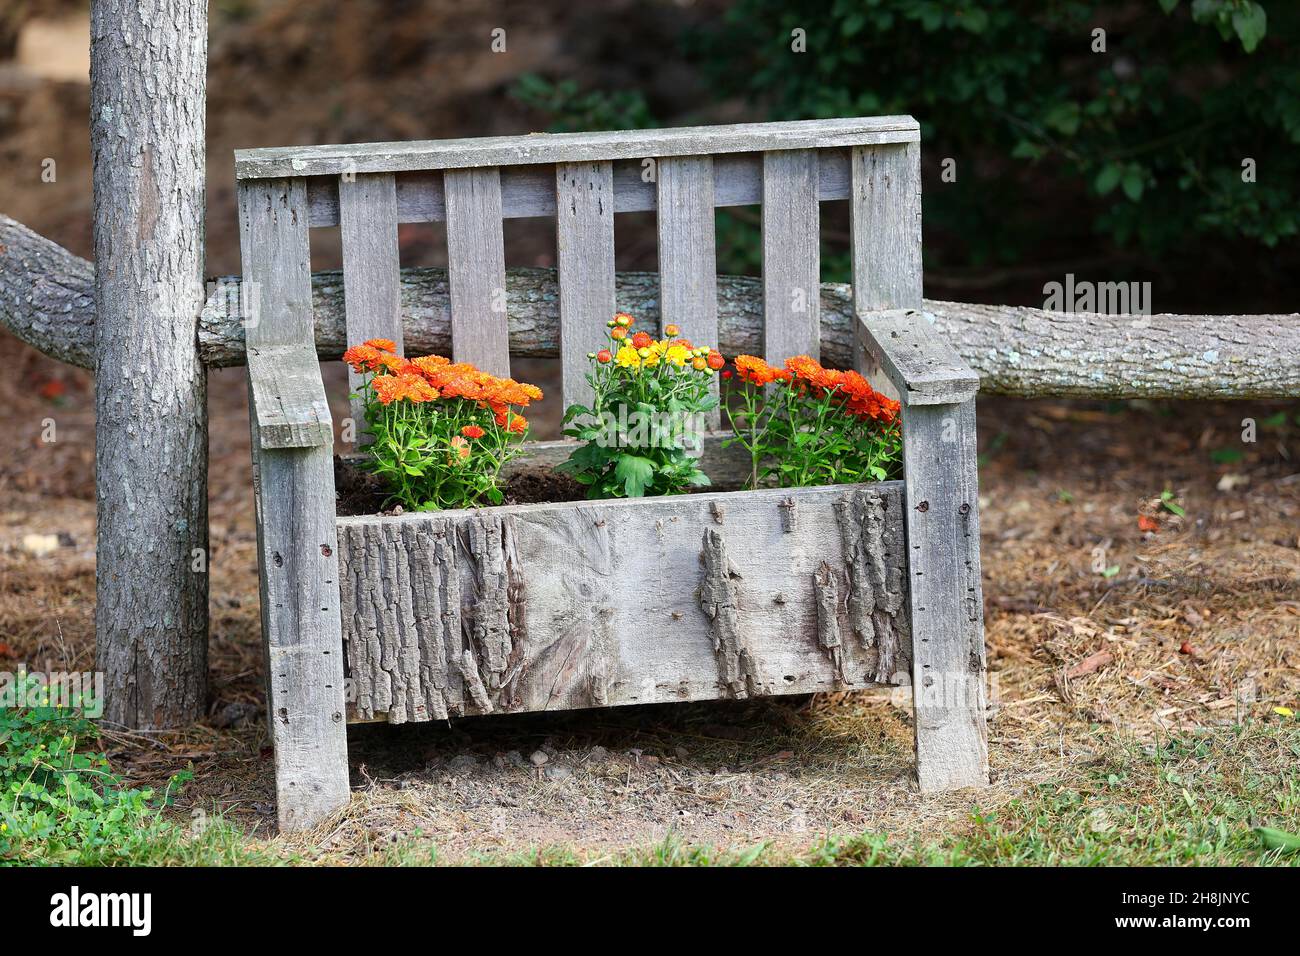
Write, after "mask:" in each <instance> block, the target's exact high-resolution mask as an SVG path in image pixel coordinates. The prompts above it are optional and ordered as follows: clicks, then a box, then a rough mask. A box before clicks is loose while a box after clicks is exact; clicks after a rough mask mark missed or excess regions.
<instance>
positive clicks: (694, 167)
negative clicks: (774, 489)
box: [656, 156, 718, 428]
mask: <svg viewBox="0 0 1300 956" xmlns="http://www.w3.org/2000/svg"><path fill="white" fill-rule="evenodd" d="M656 167H657V168H656V180H657V183H658V201H659V210H658V217H657V218H658V223H659V312H660V317H661V319H660V320H661V321H662V323H663V324H664V325H665V326H667V325H677V326H679V327H680V328H681V330H682V334H683V335H685V336H687V337H688V338H690V339H691V340H692V341H693V342H696V343H698V344H700V345H710V346H716V345H717V344H718V267H717V241H716V238H715V235H714V228H713V157H712V156H679V157H672V158H668V157H665V158H662V159H660V160H659V161H658V163H657V164H656ZM713 389H714V393H715V394H716V392H717V382H714V383H713ZM717 424H718V413H717V412H716V411H714V412H713V413H712V414H711V415H709V416H708V425H709V427H710V428H712V427H714V426H716V425H717Z"/></svg>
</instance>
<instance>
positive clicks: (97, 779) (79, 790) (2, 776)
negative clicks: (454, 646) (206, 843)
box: [0, 675, 189, 864]
mask: <svg viewBox="0 0 1300 956" xmlns="http://www.w3.org/2000/svg"><path fill="white" fill-rule="evenodd" d="M20 680H22V681H23V682H24V687H23V690H22V694H21V699H22V700H24V701H32V700H35V701H36V702H37V706H30V705H24V706H19V707H4V708H0V862H4V863H19V864H33V863H80V864H102V863H118V862H131V861H134V860H138V858H139V857H140V855H141V852H142V847H144V846H146V845H148V844H150V843H153V844H156V845H164V844H170V843H175V842H176V841H178V840H180V839H183V834H182V831H181V830H180V828H178V827H177V826H176V825H175V824H174V823H172V822H171V821H169V820H167V819H166V818H164V817H163V815H162V809H163V807H164V806H166V805H167V803H168V802H169V800H170V799H171V796H172V794H173V792H174V790H175V788H178V787H179V785H180V784H181V783H183V782H184V781H185V780H187V779H188V778H189V773H188V771H187V772H186V773H184V774H180V775H177V776H176V777H173V778H172V781H171V783H170V784H169V785H168V788H167V792H166V793H165V794H161V795H159V794H155V793H154V791H153V790H151V789H143V790H141V789H134V788H126V787H124V786H123V783H122V780H121V778H120V777H119V776H118V775H116V774H114V773H113V772H112V770H111V769H110V767H109V764H108V760H107V758H106V757H105V756H104V755H103V754H102V753H96V752H93V751H87V750H86V744H89V743H92V742H94V741H95V740H96V739H97V738H98V736H99V731H98V729H97V728H96V726H95V724H94V723H92V722H91V721H90V720H88V719H86V718H85V717H84V716H82V715H81V713H80V712H79V711H77V710H75V709H72V708H66V707H51V706H43V704H45V703H47V702H48V700H49V697H48V693H49V691H48V688H45V687H44V686H42V685H41V684H40V683H39V682H37V681H36V679H35V678H33V677H29V676H27V675H20Z"/></svg>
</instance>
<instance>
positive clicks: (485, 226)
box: [443, 169, 510, 375]
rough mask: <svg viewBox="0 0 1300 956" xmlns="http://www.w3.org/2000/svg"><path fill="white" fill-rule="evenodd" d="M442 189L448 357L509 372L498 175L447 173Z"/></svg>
mask: <svg viewBox="0 0 1300 956" xmlns="http://www.w3.org/2000/svg"><path fill="white" fill-rule="evenodd" d="M443 188H444V195H445V197H446V202H447V273H448V276H449V279H450V283H451V350H452V355H453V356H454V357H455V359H456V361H458V362H472V363H473V364H474V365H477V366H478V367H479V368H481V369H482V370H483V371H485V372H491V373H492V374H493V375H509V374H510V341H509V331H508V328H507V324H506V252H505V238H504V236H503V234H502V231H501V176H500V173H499V171H498V170H496V169H468V170H455V171H449V172H447V173H446V174H445V175H444V176H443Z"/></svg>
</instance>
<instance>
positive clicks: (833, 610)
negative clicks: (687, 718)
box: [338, 482, 911, 723]
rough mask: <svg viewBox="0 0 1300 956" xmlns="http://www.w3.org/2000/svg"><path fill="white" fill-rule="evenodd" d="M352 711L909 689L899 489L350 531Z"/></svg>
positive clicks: (382, 523) (354, 523) (460, 515)
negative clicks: (893, 687)
mask: <svg viewBox="0 0 1300 956" xmlns="http://www.w3.org/2000/svg"><path fill="white" fill-rule="evenodd" d="M338 532H339V557H340V561H341V564H342V570H341V574H340V584H341V590H342V615H343V635H344V641H345V645H346V650H347V662H348V667H349V677H348V686H349V689H350V698H349V702H350V708H349V709H350V715H351V717H352V718H353V719H358V720H369V719H373V718H374V717H376V716H381V717H383V716H386V718H387V719H388V720H389V721H390V722H392V723H403V722H406V721H421V720H442V719H445V718H447V717H449V716H457V715H462V714H483V713H505V712H522V711H541V710H561V709H567V708H580V707H602V706H612V705H617V704H637V703H654V702H662V701H686V700H707V699H714V698H739V697H751V696H759V695H767V694H787V693H810V692H814V691H828V690H836V689H850V688H863V687H870V686H875V685H879V684H886V683H900V682H901V683H905V682H906V680H907V674H908V673H909V671H910V667H911V638H910V634H909V630H908V623H907V612H906V592H905V588H906V581H907V575H906V574H905V573H904V567H903V562H904V560H905V557H906V553H905V551H906V549H905V547H904V540H903V535H904V531H903V515H902V486H901V484H900V483H899V482H881V483H878V484H870V485H838V486H828V487H820V488H803V489H772V490H764V491H757V492H715V493H708V494H697V495H684V496H678V497H668V498H653V499H639V500H635V501H626V500H623V501H593V502H567V503H559V504H544V505H513V506H506V507H500V508H484V509H479V510H470V511H452V512H442V513H438V514H408V515H398V516H386V517H379V516H363V517H352V518H340V519H339V520H338Z"/></svg>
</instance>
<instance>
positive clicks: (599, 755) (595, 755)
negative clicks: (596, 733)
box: [587, 747, 609, 763]
mask: <svg viewBox="0 0 1300 956" xmlns="http://www.w3.org/2000/svg"><path fill="white" fill-rule="evenodd" d="M587 756H588V759H589V760H591V762H592V763H602V762H603V761H605V760H607V759H609V751H608V750H606V749H605V748H604V747H592V748H591V753H590V754H588V755H587Z"/></svg>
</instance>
